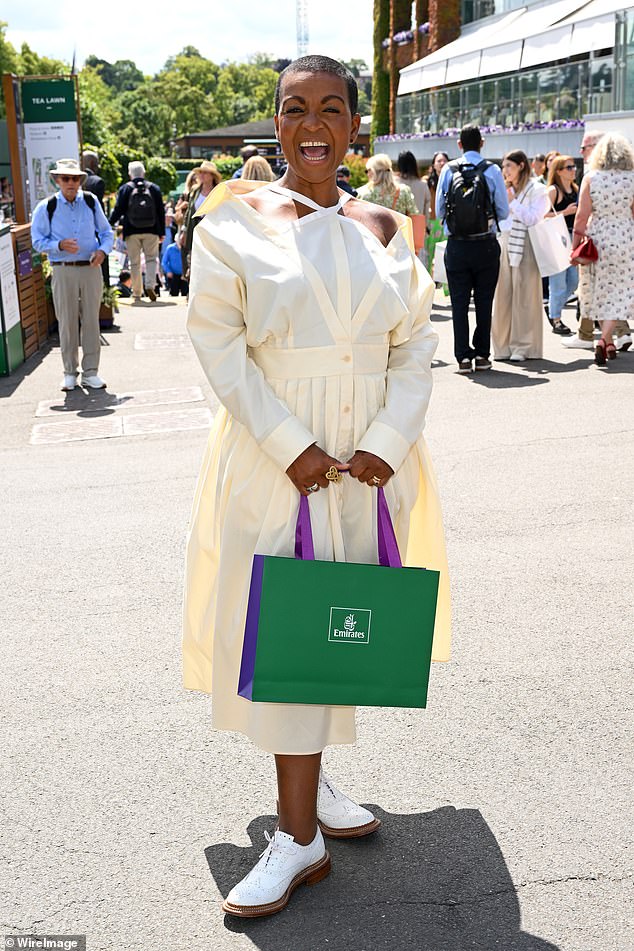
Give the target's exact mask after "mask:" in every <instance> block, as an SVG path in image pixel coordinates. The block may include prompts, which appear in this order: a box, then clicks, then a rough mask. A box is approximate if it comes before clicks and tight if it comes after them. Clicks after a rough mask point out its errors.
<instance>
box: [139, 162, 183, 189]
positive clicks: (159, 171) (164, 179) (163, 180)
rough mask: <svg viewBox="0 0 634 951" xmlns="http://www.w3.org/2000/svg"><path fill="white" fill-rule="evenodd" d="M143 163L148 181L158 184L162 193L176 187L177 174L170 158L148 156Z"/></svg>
mask: <svg viewBox="0 0 634 951" xmlns="http://www.w3.org/2000/svg"><path fill="white" fill-rule="evenodd" d="M144 165H145V173H146V175H147V177H148V179H149V181H151V182H154V184H155V185H158V187H159V188H160V189H161V191H162V192H163V194H164V195H167V193H168V192H171V190H172V189H173V188H176V184H177V182H178V176H177V174H176V169H175V168H174V165H173V164H172V162H171V161H170V159H162V158H150V159H148V160H147V162H144Z"/></svg>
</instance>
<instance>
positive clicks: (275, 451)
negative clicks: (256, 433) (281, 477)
mask: <svg viewBox="0 0 634 951" xmlns="http://www.w3.org/2000/svg"><path fill="white" fill-rule="evenodd" d="M315 442H317V440H316V438H315V436H314V435H313V433H311V431H310V430H309V429H307V428H306V427H305V426H304V424H303V423H302V422H300V420H299V419H298V418H297V416H288V417H287V418H286V419H285V420H284V422H283V423H280V425H279V426H276V427H275V429H274V430H273V432H272V433H270V435H268V436H267V437H266V439H264V440H263V441H262V442H261V443H260V449H262V450H263V451H264V452H265V453H266V454H267V456H270V457H271V459H272V460H273V462H275V463H276V464H277V465H278V466H279V467H280V468H281V469H282V470H283V471H284V472H286V470H287V469H288V467H289V466H290V465H291V463H293V462H295V460H296V459H297V457H298V456H301V454H302V453H303V452H304V450H305V449H308V447H309V446H312V445H313V443H315Z"/></svg>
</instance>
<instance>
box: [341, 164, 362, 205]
mask: <svg viewBox="0 0 634 951" xmlns="http://www.w3.org/2000/svg"><path fill="white" fill-rule="evenodd" d="M337 188H341V189H342V191H344V192H348V194H350V195H352V197H353V198H356V197H357V190H356V189H355V188H353V187H352V185H351V184H350V169H349V168H348V166H347V165H340V166H339V168H338V169H337Z"/></svg>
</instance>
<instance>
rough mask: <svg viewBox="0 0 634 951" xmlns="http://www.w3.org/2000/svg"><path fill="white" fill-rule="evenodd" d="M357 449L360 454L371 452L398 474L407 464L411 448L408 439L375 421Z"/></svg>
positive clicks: (384, 424)
mask: <svg viewBox="0 0 634 951" xmlns="http://www.w3.org/2000/svg"><path fill="white" fill-rule="evenodd" d="M356 449H358V450H359V451H360V452H371V453H372V454H373V455H375V456H378V457H379V459H383V461H384V462H387V464H388V466H391V467H392V469H394V472H397V471H398V470H399V469H400V468H401V466H402V465H403V463H404V462H405V459H406V457H407V454H408V453H409V451H410V449H411V446H410V444H409V442H408V441H407V439H405V437H404V436H402V435H401V434H400V433H399V432H397V431H396V430H395V429H392V427H391V426H388V425H387V424H386V423H381V422H379V421H378V420H374V422H373V423H371V424H370V427H369V429H368V431H367V432H366V434H365V435H364V437H363V438H362V440H361V442H360V443H359V444H358V446H356Z"/></svg>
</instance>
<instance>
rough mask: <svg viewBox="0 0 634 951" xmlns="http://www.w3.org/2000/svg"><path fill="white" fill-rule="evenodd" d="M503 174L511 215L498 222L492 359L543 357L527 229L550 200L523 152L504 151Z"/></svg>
mask: <svg viewBox="0 0 634 951" xmlns="http://www.w3.org/2000/svg"><path fill="white" fill-rule="evenodd" d="M502 172H503V174H504V179H505V181H506V186H507V191H508V196H509V208H510V212H511V213H510V216H509V217H508V218H507V219H506V221H503V222H501V225H500V228H501V231H502V238H501V241H502V254H501V256H500V276H499V278H498V285H497V289H496V292H495V300H494V302H493V320H492V322H491V341H492V343H493V357H494V359H495V360H513V361H514V362H520V361H522V360H528V359H535V358H540V357H542V355H543V332H544V305H543V301H542V279H541V276H540V273H539V269H538V267H537V261H536V260H535V255H534V253H533V248H532V245H531V242H530V238H529V235H528V229H529V228H530V227H531V225H535V224H537V222H538V221H541V219H542V218H543V217H544V216H545V215H546V212H547V211H548V209H549V207H550V202H549V200H548V191H547V189H546V187H545V185H542V184H541V183H540V182H539V181H538V180H537V179H536V178H533V177H532V176H531V168H530V163H529V160H528V157H527V156H526V155H525V153H524V152H521V151H520V150H517V151H515V152H508V153H507V154H506V155H505V156H504V160H503V162H502Z"/></svg>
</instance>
